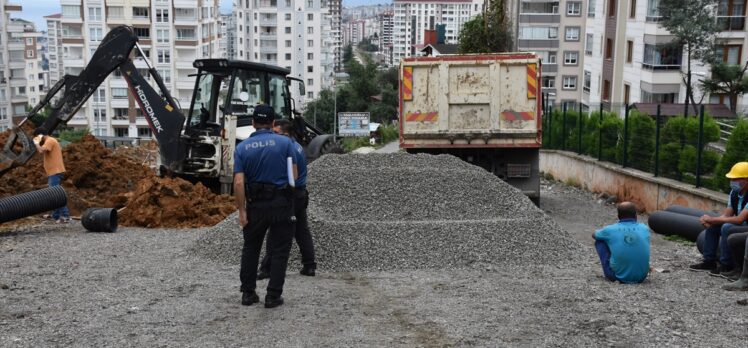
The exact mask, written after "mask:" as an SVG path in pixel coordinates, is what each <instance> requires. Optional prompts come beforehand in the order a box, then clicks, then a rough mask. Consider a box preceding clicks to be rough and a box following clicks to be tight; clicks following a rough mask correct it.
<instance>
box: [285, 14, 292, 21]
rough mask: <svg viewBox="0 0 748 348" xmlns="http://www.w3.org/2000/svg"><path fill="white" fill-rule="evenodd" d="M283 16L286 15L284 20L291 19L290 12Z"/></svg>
mask: <svg viewBox="0 0 748 348" xmlns="http://www.w3.org/2000/svg"><path fill="white" fill-rule="evenodd" d="M285 17H286V20H287V21H290V20H291V14H290V13H286V15H285Z"/></svg>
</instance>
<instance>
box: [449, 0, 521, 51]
mask: <svg viewBox="0 0 748 348" xmlns="http://www.w3.org/2000/svg"><path fill="white" fill-rule="evenodd" d="M512 46H513V38H512V25H511V20H510V18H509V16H508V15H507V13H506V4H505V2H504V0H496V1H491V4H490V7H489V8H488V9H487V10H486V12H484V13H482V14H479V15H478V16H476V17H475V18H474V19H472V20H470V21H467V22H465V24H464V25H463V26H462V29H461V30H460V38H459V46H458V50H459V52H460V53H491V52H507V51H511V50H512Z"/></svg>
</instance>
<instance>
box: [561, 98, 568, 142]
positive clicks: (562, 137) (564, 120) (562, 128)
mask: <svg viewBox="0 0 748 348" xmlns="http://www.w3.org/2000/svg"><path fill="white" fill-rule="evenodd" d="M563 105H564V106H563V108H564V116H563V117H562V119H563V126H562V127H561V141H562V142H563V143H562V144H561V149H562V150H566V136H567V135H566V107H567V104H566V103H564V104H563Z"/></svg>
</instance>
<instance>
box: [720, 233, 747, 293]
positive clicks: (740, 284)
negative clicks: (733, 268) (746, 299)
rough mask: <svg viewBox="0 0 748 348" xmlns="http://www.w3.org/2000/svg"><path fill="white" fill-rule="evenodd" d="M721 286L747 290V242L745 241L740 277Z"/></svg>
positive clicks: (732, 289)
mask: <svg viewBox="0 0 748 348" xmlns="http://www.w3.org/2000/svg"><path fill="white" fill-rule="evenodd" d="M722 288H723V289H725V290H729V291H748V243H745V252H744V253H743V269H742V272H741V274H740V277H739V278H738V279H737V280H736V281H735V282H733V283H730V284H727V285H725V286H723V287H722Z"/></svg>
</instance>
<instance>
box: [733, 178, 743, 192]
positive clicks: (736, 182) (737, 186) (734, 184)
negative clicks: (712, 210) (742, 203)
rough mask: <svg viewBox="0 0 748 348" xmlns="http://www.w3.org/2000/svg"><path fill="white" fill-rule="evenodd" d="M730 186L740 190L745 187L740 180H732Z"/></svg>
mask: <svg viewBox="0 0 748 348" xmlns="http://www.w3.org/2000/svg"><path fill="white" fill-rule="evenodd" d="M730 188H731V189H732V190H733V191H740V190H742V189H743V185H741V184H740V181H736V180H733V181H730Z"/></svg>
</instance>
